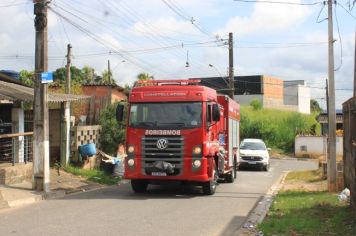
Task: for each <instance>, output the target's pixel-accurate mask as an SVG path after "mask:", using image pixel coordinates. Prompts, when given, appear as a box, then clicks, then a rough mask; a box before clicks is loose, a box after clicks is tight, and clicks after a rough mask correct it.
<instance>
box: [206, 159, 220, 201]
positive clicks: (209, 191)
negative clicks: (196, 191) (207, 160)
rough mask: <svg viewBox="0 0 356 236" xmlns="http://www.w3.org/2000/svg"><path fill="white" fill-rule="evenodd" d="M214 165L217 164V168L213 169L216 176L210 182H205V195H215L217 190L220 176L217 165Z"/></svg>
mask: <svg viewBox="0 0 356 236" xmlns="http://www.w3.org/2000/svg"><path fill="white" fill-rule="evenodd" d="M214 166H215V168H214V170H213V176H214V178H213V179H211V180H210V181H208V182H205V183H203V193H204V194H205V195H213V194H214V193H215V191H216V186H217V184H218V178H219V176H218V172H217V168H216V165H214Z"/></svg>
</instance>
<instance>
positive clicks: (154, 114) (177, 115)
mask: <svg viewBox="0 0 356 236" xmlns="http://www.w3.org/2000/svg"><path fill="white" fill-rule="evenodd" d="M202 107H203V105H202V103H201V102H170V103H134V104H131V107H130V120H129V125H130V127H137V128H194V127H200V126H201V124H202Z"/></svg>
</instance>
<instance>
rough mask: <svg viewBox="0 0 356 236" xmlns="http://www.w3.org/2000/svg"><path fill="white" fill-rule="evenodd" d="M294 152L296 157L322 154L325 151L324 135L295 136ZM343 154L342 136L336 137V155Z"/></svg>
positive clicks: (325, 139) (325, 141) (314, 156)
mask: <svg viewBox="0 0 356 236" xmlns="http://www.w3.org/2000/svg"><path fill="white" fill-rule="evenodd" d="M294 150H295V151H294V152H295V156H296V157H308V156H309V157H313V158H317V157H320V156H324V155H325V153H326V152H327V137H326V136H297V137H295V144H294ZM342 155H343V137H336V156H339V157H342Z"/></svg>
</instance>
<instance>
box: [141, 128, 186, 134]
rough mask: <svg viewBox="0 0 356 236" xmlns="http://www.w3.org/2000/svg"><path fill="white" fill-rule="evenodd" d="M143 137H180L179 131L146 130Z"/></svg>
mask: <svg viewBox="0 0 356 236" xmlns="http://www.w3.org/2000/svg"><path fill="white" fill-rule="evenodd" d="M145 135H180V130H150V129H148V130H146V131H145Z"/></svg>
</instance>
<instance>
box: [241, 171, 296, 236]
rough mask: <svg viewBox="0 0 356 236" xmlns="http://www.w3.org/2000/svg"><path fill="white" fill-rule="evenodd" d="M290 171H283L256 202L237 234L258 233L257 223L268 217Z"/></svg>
mask: <svg viewBox="0 0 356 236" xmlns="http://www.w3.org/2000/svg"><path fill="white" fill-rule="evenodd" d="M288 173H289V171H285V172H283V174H281V176H280V177H279V178H278V180H277V181H276V182H275V183H274V184H273V185H272V186H271V188H270V189H269V190H268V191H267V193H266V194H265V195H264V196H261V198H260V199H259V200H258V201H257V202H256V204H255V206H254V207H253V209H252V210H251V211H250V213H249V214H248V216H247V219H246V220H245V222H244V223H243V224H242V226H241V227H240V228H239V229H238V230H237V231H236V235H258V232H257V230H256V225H257V224H259V223H261V222H262V221H263V219H264V218H265V217H266V215H267V212H268V211H269V208H270V207H271V204H272V201H273V198H274V196H275V195H276V194H277V193H278V192H279V190H280V189H281V188H282V186H283V184H284V182H285V179H286V177H287V175H288Z"/></svg>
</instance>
